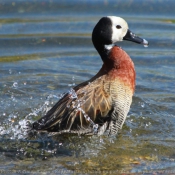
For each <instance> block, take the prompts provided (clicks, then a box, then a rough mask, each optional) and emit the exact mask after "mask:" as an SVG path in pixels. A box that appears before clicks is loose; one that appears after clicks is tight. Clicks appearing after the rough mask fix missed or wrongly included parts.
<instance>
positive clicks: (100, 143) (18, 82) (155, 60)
mask: <svg viewBox="0 0 175 175" xmlns="http://www.w3.org/2000/svg"><path fill="white" fill-rule="evenodd" d="M174 7H175V1H174V0H165V1H161V0H154V1H153V0H150V1H139V0H134V1H133V0H126V1H122V0H117V1H116V0H115V1H112V0H111V1H108V0H104V1H91V0H90V1H75V0H67V1H63V0H59V1H56V0H47V1H46V0H37V1H35V0H29V1H22V0H14V1H13V0H8V1H5V0H1V2H0V77H1V81H0V111H1V113H0V121H1V122H0V157H1V159H0V170H2V171H4V172H5V173H6V174H9V172H10V173H11V174H17V173H18V172H22V171H23V172H24V171H25V172H26V173H27V172H28V173H29V174H32V173H35V174H40V173H43V174H44V173H45V174H50V173H49V172H51V173H52V174H54V173H55V174H59V173H61V172H66V173H67V174H71V173H72V172H73V171H74V173H77V174H85V173H87V174H90V173H93V174H95V173H98V172H96V171H99V172H100V173H101V174H105V173H106V174H108V173H109V172H110V171H111V173H113V174H116V173H118V172H123V173H129V172H131V173H137V172H149V173H150V174H151V173H154V172H156V171H158V172H159V173H161V171H162V170H164V172H163V173H164V174H169V172H174V173H175V168H174V167H175V150H174V147H175V139H174V138H175V103H174V102H175V49H174V48H175V34H174V31H175V14H174ZM107 15H115V16H121V17H123V18H125V19H126V21H128V24H129V27H130V29H131V30H132V31H133V32H135V33H137V34H138V35H139V36H141V37H143V38H145V39H147V40H148V41H149V43H150V45H149V47H148V48H144V47H143V46H141V45H137V44H135V43H131V42H127V41H124V42H122V43H119V45H120V46H121V47H122V48H123V49H124V50H125V51H126V52H127V53H128V54H129V55H130V56H131V58H132V59H133V61H134V63H135V67H136V71H137V86H136V92H135V95H134V98H133V104H132V106H131V110H130V113H129V115H128V118H127V120H126V122H125V124H124V127H123V129H122V131H121V133H120V134H119V135H118V136H116V138H113V139H110V138H106V137H105V136H104V137H101V138H99V137H95V136H93V137H84V136H83V137H78V136H54V137H47V136H46V135H40V136H37V137H36V138H33V139H25V138H24V136H23V134H24V127H25V124H26V120H31V121H34V120H36V119H38V118H39V117H40V116H41V115H43V114H44V113H46V111H47V110H48V109H49V108H50V107H51V106H53V104H54V103H55V102H56V101H58V99H59V98H60V96H61V94H62V93H63V92H67V91H68V90H69V89H70V88H71V87H72V86H73V85H74V84H78V83H80V82H82V81H85V80H87V79H89V78H91V77H92V76H93V75H94V74H95V73H97V71H98V70H99V69H100V67H101V65H102V61H101V59H100V57H99V55H98V54H97V52H96V50H95V49H94V48H93V45H92V42H91V32H92V29H93V27H94V25H95V24H96V22H97V21H98V20H99V19H100V18H101V17H102V16H107ZM102 171H103V172H102Z"/></svg>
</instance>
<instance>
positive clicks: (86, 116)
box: [69, 88, 99, 133]
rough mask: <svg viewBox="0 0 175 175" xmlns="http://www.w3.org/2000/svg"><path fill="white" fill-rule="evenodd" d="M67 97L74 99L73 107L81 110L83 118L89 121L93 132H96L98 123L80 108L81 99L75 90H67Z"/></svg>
mask: <svg viewBox="0 0 175 175" xmlns="http://www.w3.org/2000/svg"><path fill="white" fill-rule="evenodd" d="M69 95H70V96H69V98H70V99H76V102H75V101H73V102H72V104H73V108H76V109H77V110H78V111H80V112H82V114H83V116H84V118H85V119H86V120H87V121H88V122H89V123H90V125H91V126H92V129H93V132H94V133H97V131H98V127H99V126H98V124H96V123H94V122H93V121H92V120H91V118H90V117H89V116H88V115H87V114H86V112H85V111H84V110H83V109H82V108H81V106H82V105H83V101H82V100H81V99H78V96H77V93H76V92H75V90H74V89H72V88H71V89H70V90H69Z"/></svg>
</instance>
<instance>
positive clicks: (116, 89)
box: [30, 16, 148, 135]
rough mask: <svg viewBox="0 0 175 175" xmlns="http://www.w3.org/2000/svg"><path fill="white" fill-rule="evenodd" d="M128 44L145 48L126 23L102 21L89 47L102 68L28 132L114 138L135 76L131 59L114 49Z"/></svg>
mask: <svg viewBox="0 0 175 175" xmlns="http://www.w3.org/2000/svg"><path fill="white" fill-rule="evenodd" d="M123 40H127V41H131V42H135V43H138V44H142V45H144V46H148V41H147V40H145V39H142V38H140V37H138V36H137V35H136V34H134V33H133V32H132V31H131V30H130V29H129V27H128V24H127V22H126V21H125V20H124V19H123V18H121V17H117V16H106V17H102V18H101V19H100V20H99V21H98V22H97V24H96V25H95V27H94V29H93V32H92V43H93V45H94V47H95V49H96V50H97V52H98V54H99V55H100V57H101V59H102V61H103V64H102V67H101V68H100V70H99V71H98V72H97V74H96V75H95V76H93V77H92V78H90V79H89V80H87V81H85V82H82V83H80V84H79V85H77V86H75V87H73V88H72V89H70V90H69V92H67V93H65V94H64V96H63V97H62V98H61V99H60V100H59V101H58V102H57V103H56V104H55V105H54V106H53V107H52V108H51V109H50V110H49V111H48V112H47V113H46V114H45V115H44V116H43V117H41V118H40V119H38V120H37V121H35V122H33V123H32V124H31V126H30V127H31V130H33V131H37V132H48V133H57V134H62V133H77V134H80V135H83V134H84V135H89V134H90V135H103V134H104V133H107V134H108V135H116V134H117V133H118V132H119V131H120V130H121V129H122V126H123V124H124V122H125V120H126V117H127V114H128V112H129V110H130V106H131V103H132V97H133V94H134V91H135V84H136V83H135V81H136V72H135V67H134V63H133V61H132V59H131V58H130V56H129V55H128V54H127V53H126V52H125V51H124V50H123V49H122V48H121V47H119V46H118V45H117V42H120V41H123Z"/></svg>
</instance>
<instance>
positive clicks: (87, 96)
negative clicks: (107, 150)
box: [33, 76, 113, 133]
mask: <svg viewBox="0 0 175 175" xmlns="http://www.w3.org/2000/svg"><path fill="white" fill-rule="evenodd" d="M112 110H113V109H112V100H111V96H110V83H108V82H107V81H106V80H105V76H102V77H100V78H97V79H96V80H95V81H93V82H91V83H89V82H88V81H87V82H84V83H82V84H80V85H78V86H77V87H75V88H74V89H71V90H70V92H69V93H67V94H65V95H64V97H63V98H62V99H60V100H59V101H58V102H57V103H56V104H55V105H54V106H53V108H52V109H50V110H49V111H48V112H47V114H46V115H45V116H43V117H42V118H41V119H39V120H38V121H36V122H34V123H33V129H35V130H42V131H48V132H60V133H62V132H73V133H75V132H76V133H89V132H92V126H91V125H92V123H94V124H98V126H99V132H104V131H105V130H106V128H107V126H108V123H109V122H108V121H109V120H110V116H109V114H110V112H111V111H112Z"/></svg>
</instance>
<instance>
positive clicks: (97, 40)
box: [92, 16, 148, 56]
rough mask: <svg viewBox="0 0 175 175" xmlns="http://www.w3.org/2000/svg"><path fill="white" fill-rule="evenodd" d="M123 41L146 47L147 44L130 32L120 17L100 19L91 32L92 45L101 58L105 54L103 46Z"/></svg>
mask: <svg viewBox="0 0 175 175" xmlns="http://www.w3.org/2000/svg"><path fill="white" fill-rule="evenodd" d="M123 40H128V41H132V42H135V43H138V44H143V45H144V46H148V42H147V41H146V40H145V39H142V38H140V37H138V36H136V35H135V34H134V33H133V32H131V31H130V30H129V28H128V24H127V22H126V21H125V20H124V19H122V18H120V17H116V16H107V17H103V18H101V19H100V21H99V22H98V23H97V24H96V26H95V27H94V30H93V32H92V41H93V44H94V46H95V48H96V49H97V51H98V52H99V54H100V55H101V56H102V54H104V53H103V52H105V46H108V45H111V44H114V43H116V42H118V41H123Z"/></svg>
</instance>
